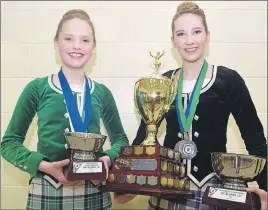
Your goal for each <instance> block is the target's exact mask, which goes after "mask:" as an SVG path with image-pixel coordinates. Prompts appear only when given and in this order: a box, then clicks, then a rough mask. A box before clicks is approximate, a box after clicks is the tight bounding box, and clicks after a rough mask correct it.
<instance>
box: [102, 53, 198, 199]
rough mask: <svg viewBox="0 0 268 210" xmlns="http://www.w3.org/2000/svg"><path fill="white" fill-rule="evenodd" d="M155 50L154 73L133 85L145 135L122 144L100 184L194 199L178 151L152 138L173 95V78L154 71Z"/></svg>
mask: <svg viewBox="0 0 268 210" xmlns="http://www.w3.org/2000/svg"><path fill="white" fill-rule="evenodd" d="M163 54H164V52H163V53H162V54H161V53H160V52H158V53H157V55H156V56H152V54H151V53H150V55H151V56H152V57H153V58H154V66H155V70H156V71H155V73H154V74H152V75H149V76H146V77H142V78H140V79H139V80H138V81H137V82H136V83H135V87H134V101H135V106H136V108H137V110H138V112H139V114H140V116H141V117H142V119H143V121H144V122H145V123H146V128H147V135H146V138H145V139H144V140H143V142H142V144H141V145H132V146H122V147H121V149H120V155H119V157H118V158H115V161H114V164H113V167H112V170H111V171H109V175H108V180H107V181H106V184H105V185H102V186H101V187H100V189H101V190H106V191H110V192H116V193H126V194H139V195H149V196H150V195H153V196H160V197H169V198H177V197H178V196H184V197H188V198H194V194H193V193H192V192H190V190H189V188H190V180H189V179H188V177H187V175H186V170H187V169H186V165H185V164H184V163H183V161H182V158H181V153H180V152H178V151H175V150H172V149H169V148H165V147H163V146H161V145H160V144H159V143H158V141H157V138H156V135H157V124H158V123H159V121H160V120H161V119H162V118H163V116H164V114H165V113H166V112H167V111H168V110H169V108H170V105H171V104H172V102H173V101H174V99H175V96H176V94H177V81H176V78H174V80H175V81H172V80H171V79H169V78H168V77H165V76H163V75H161V74H159V73H158V70H159V68H160V66H161V63H160V62H159V59H160V58H161V57H162V56H163Z"/></svg>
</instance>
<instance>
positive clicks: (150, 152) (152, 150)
mask: <svg viewBox="0 0 268 210" xmlns="http://www.w3.org/2000/svg"><path fill="white" fill-rule="evenodd" d="M145 151H146V152H145V153H146V154H148V155H153V154H155V147H153V146H152V147H146V148H145Z"/></svg>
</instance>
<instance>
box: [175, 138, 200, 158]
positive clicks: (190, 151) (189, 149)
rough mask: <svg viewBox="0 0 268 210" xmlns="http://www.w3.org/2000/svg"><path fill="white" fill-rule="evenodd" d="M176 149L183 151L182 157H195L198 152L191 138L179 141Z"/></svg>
mask: <svg viewBox="0 0 268 210" xmlns="http://www.w3.org/2000/svg"><path fill="white" fill-rule="evenodd" d="M174 150H175V151H178V152H180V153H181V158H182V159H188V160H189V159H193V158H194V157H195V156H196V153H197V147H196V144H195V143H194V142H193V141H190V140H182V141H179V142H178V143H177V144H176V145H175V148H174Z"/></svg>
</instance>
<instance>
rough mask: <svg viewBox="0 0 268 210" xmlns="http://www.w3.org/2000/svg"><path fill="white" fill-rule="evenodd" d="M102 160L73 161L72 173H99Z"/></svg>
mask: <svg viewBox="0 0 268 210" xmlns="http://www.w3.org/2000/svg"><path fill="white" fill-rule="evenodd" d="M100 172H102V162H73V173H100Z"/></svg>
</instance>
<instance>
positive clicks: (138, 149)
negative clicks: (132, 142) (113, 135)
mask: <svg viewBox="0 0 268 210" xmlns="http://www.w3.org/2000/svg"><path fill="white" fill-rule="evenodd" d="M142 153H143V147H134V154H135V155H141V154H142Z"/></svg>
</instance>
